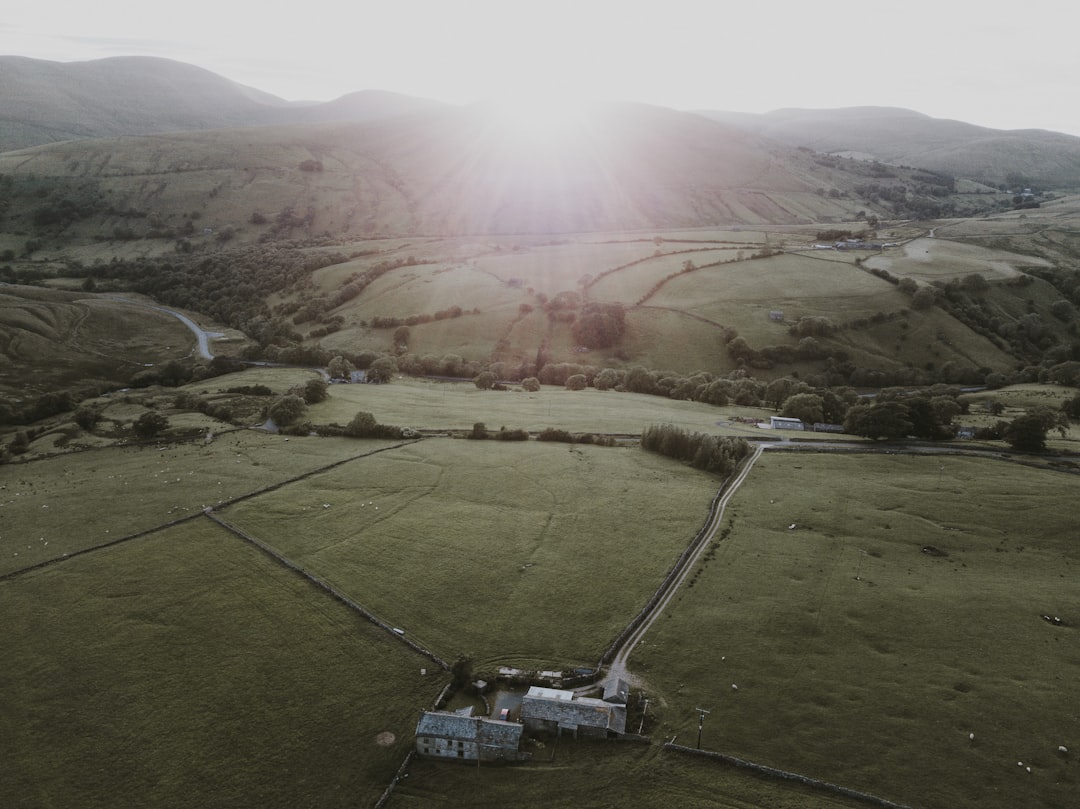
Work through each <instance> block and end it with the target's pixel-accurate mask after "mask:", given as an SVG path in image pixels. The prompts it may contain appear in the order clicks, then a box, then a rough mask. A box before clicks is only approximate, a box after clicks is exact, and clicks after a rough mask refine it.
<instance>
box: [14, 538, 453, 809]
mask: <svg viewBox="0 0 1080 809" xmlns="http://www.w3.org/2000/svg"><path fill="white" fill-rule="evenodd" d="M0 613H2V614H3V615H4V630H3V633H2V634H0V654H2V658H3V661H4V665H3V666H2V667H0V690H2V692H3V694H4V699H3V702H2V703H0V746H2V748H3V750H4V766H3V767H2V768H0V794H2V795H3V796H4V806H5V807H8V809H22V808H23V807H25V808H26V809H37V808H38V807H42V806H71V807H75V806H78V807H81V808H84V809H93V807H116V806H154V807H177V808H178V809H179V807H191V806H200V807H230V808H233V807H253V808H254V807H259V808H260V809H262V808H263V807H283V809H285V808H286V807H287V808H288V809H292V808H293V807H297V806H321V807H355V806H371V805H372V804H373V803H374V802H375V801H376V800H377V798H378V796H379V794H380V793H381V792H382V790H383V789H384V788H385V786H386V785H387V784H388V783H389V782H390V781H391V779H392V778H393V775H394V772H395V771H396V770H397V768H398V766H399V765H400V764H401V761H402V759H403V758H404V756H405V753H406V751H407V750H408V749H409V748H410V747H411V746H412V744H413V731H414V729H415V723H416V715H417V710H418V707H419V706H425V705H429V704H431V702H432V701H433V700H434V699H435V697H436V695H437V693H438V691H439V690H440V688H441V687H442V685H443V684H444V683H445V676H435V675H431V674H429V675H428V676H426V677H425V676H421V674H420V669H421V668H422V667H424V666H425V665H426V666H429V667H430V665H431V664H430V662H429V661H427V660H426V659H425V658H423V657H420V656H419V655H416V654H414V653H412V652H411V651H409V650H408V649H407V648H406V647H405V646H403V645H402V644H400V643H397V642H395V641H394V639H393V638H392V636H390V635H389V634H388V633H386V632H385V631H382V630H378V629H376V628H375V627H374V626H372V625H371V624H370V623H368V622H367V621H365V620H364V619H362V618H360V617H359V616H357V615H356V614H355V613H353V612H351V611H350V610H349V609H347V608H346V607H344V606H343V605H341V604H340V603H338V602H337V601H335V600H334V599H333V598H331V597H330V596H328V595H326V594H324V593H322V592H321V591H319V590H317V589H315V588H314V587H312V586H311V585H310V584H309V583H308V582H306V581H305V580H303V579H302V578H300V577H299V576H296V575H295V574H293V573H291V572H289V571H287V570H286V569H285V568H283V567H282V566H281V565H279V564H278V563H277V562H274V561H272V560H270V559H269V558H268V557H267V556H266V555H264V554H262V553H261V552H259V551H257V550H256V549H255V548H253V547H251V546H250V545H248V544H246V543H245V542H244V541H243V540H241V539H239V538H237V537H235V536H233V535H231V534H229V533H228V532H226V531H224V530H223V529H221V528H220V527H218V526H217V525H214V524H213V523H211V522H210V521H209V520H206V519H205V518H201V519H200V520H198V521H195V522H192V523H189V524H187V525H184V526H182V527H176V528H172V529H168V530H164V531H161V532H158V533H155V534H154V535H152V536H148V537H144V538H142V539H138V540H134V541H132V542H129V543H126V544H124V545H122V546H118V547H115V548H112V549H110V550H107V551H101V552H99V553H95V554H93V555H89V556H84V557H82V558H79V559H73V560H70V561H68V562H66V563H65V564H63V565H62V566H58V567H53V568H50V569H47V570H39V571H36V572H32V573H29V574H26V575H23V576H21V577H18V578H17V579H9V580H6V581H2V582H0ZM429 671H430V668H429Z"/></svg>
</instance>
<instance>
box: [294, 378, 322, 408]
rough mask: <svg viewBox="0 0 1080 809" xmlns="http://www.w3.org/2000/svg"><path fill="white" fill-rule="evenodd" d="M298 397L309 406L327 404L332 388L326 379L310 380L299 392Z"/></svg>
mask: <svg viewBox="0 0 1080 809" xmlns="http://www.w3.org/2000/svg"><path fill="white" fill-rule="evenodd" d="M296 393H297V395H298V396H299V397H300V398H302V399H303V400H304V401H305V402H306V403H307V404H318V403H319V402H325V401H326V400H327V398H328V397H329V396H330V386H329V385H327V384H326V380H325V379H321V378H320V379H309V380H308V381H307V382H305V383H304V384H303V385H301V386H300V388H299V389H298V390H297V392H296Z"/></svg>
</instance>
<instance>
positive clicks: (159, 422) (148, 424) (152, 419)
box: [132, 412, 169, 440]
mask: <svg viewBox="0 0 1080 809" xmlns="http://www.w3.org/2000/svg"><path fill="white" fill-rule="evenodd" d="M168 428H169V419H168V418H167V417H166V416H165V415H164V414H163V413H153V412H151V413H143V414H142V415H141V416H139V418H137V419H136V420H135V424H134V425H132V429H134V430H135V435H136V436H137V437H138V438H141V439H144V440H148V439H151V438H155V437H157V436H158V435H159V434H161V433H163V432H164V431H165V430H167V429H168Z"/></svg>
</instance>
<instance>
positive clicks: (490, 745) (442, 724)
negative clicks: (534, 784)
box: [416, 709, 529, 761]
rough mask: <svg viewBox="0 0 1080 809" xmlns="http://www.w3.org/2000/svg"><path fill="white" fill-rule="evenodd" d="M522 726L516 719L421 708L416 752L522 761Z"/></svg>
mask: <svg viewBox="0 0 1080 809" xmlns="http://www.w3.org/2000/svg"><path fill="white" fill-rule="evenodd" d="M522 730H523V728H522V726H521V725H520V724H518V723H517V722H504V721H502V720H500V719H487V718H485V717H480V716H472V709H466V710H465V711H461V712H457V713H447V712H445V711H424V712H423V713H422V714H420V721H419V722H418V723H417V725H416V752H417V753H419V754H420V755H422V756H429V757H432V758H444V759H455V760H460V761H524V760H526V759H528V758H529V754H528V753H523V752H521V750H520V748H521V733H522Z"/></svg>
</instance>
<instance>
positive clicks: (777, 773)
mask: <svg viewBox="0 0 1080 809" xmlns="http://www.w3.org/2000/svg"><path fill="white" fill-rule="evenodd" d="M663 749H664V750H669V751H672V752H675V753H684V754H686V755H692V756H701V757H702V758H708V759H712V760H714V761H720V762H723V763H724V764H730V765H732V766H733V767H739V768H741V769H746V770H752V771H753V772H756V773H760V774H761V775H765V776H768V777H769V778H777V779H782V780H785V781H797V782H798V783H800V784H805V785H806V786H809V787H812V788H814V789H820V790H823V791H825V792H832V793H834V794H836V795H843V796H844V797H846V798H854V799H855V800H858V801H863V802H864V803H870V804H873V805H875V806H881V807H883V809H911V807H910V806H907V805H905V804H902V803H894V802H893V801H890V800H887V799H886V798H879V797H878V796H877V795H871V794H870V793H869V792H859V791H858V790H855V789H850V788H848V787H842V786H839V785H838V784H832V783H829V782H828V781H822V780H820V779H818V778H811V777H810V776H808V775H799V774H798V773H794V772H788V771H787V770H779V769H777V768H776V767H769V766H766V765H765V764H757V763H755V762H753V761H747V760H746V759H742V758H738V757H736V756H729V755H728V754H727V753H716V752H713V751H711V750H699V749H697V748H695V747H686V746H685V745H681V744H675V743H674V742H666V743H665V744H664V746H663Z"/></svg>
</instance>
